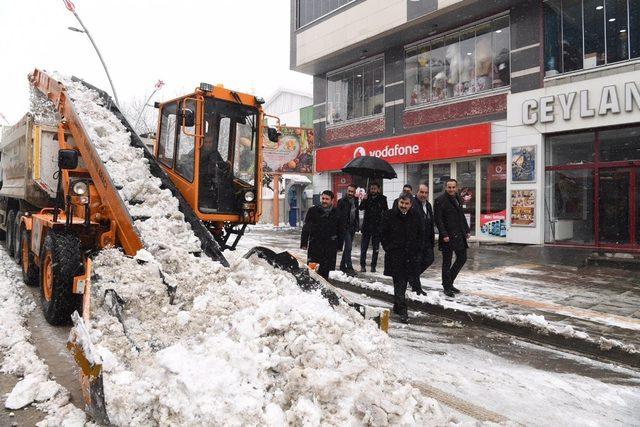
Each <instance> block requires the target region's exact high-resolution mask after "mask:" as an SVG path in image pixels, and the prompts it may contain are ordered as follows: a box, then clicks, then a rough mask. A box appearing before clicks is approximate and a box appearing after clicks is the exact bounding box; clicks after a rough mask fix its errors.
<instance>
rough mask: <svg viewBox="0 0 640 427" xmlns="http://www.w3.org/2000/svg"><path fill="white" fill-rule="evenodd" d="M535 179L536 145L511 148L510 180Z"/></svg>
mask: <svg viewBox="0 0 640 427" xmlns="http://www.w3.org/2000/svg"><path fill="white" fill-rule="evenodd" d="M535 181H536V146H535V145H529V146H525V147H514V148H512V149H511V182H535Z"/></svg>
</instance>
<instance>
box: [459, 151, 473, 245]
mask: <svg viewBox="0 0 640 427" xmlns="http://www.w3.org/2000/svg"><path fill="white" fill-rule="evenodd" d="M476 163H477V162H476V160H471V161H464V162H456V180H457V181H458V194H459V195H460V198H461V199H462V210H463V211H464V215H465V217H466V218H467V223H468V224H469V228H470V229H471V234H472V235H474V236H475V234H476V198H477V197H478V192H477V189H476Z"/></svg>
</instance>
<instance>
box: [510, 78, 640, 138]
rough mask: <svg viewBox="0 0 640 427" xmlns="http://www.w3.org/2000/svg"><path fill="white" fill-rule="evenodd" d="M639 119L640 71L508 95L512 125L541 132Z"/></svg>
mask: <svg viewBox="0 0 640 427" xmlns="http://www.w3.org/2000/svg"><path fill="white" fill-rule="evenodd" d="M639 121H640V71H632V72H628V73H622V74H617V75H615V76H608V77H598V78H594V79H587V80H582V81H579V82H575V83H568V84H564V85H557V86H548V87H545V88H543V89H536V90H532V91H528V92H520V93H516V94H510V95H509V96H508V98H507V123H508V126H509V127H510V128H514V127H518V126H531V127H535V128H536V129H537V130H538V131H539V132H540V133H552V132H565V131H570V130H576V129H584V128H597V127H604V126H616V125H624V124H629V123H637V122H639Z"/></svg>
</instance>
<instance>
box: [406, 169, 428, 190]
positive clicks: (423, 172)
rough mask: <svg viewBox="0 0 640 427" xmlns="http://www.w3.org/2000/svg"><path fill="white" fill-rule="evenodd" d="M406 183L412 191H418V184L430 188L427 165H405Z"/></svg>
mask: <svg viewBox="0 0 640 427" xmlns="http://www.w3.org/2000/svg"><path fill="white" fill-rule="evenodd" d="M407 182H408V183H409V184H410V185H411V187H412V188H413V190H414V191H417V190H418V186H419V185H420V184H427V185H429V188H431V185H430V184H429V182H430V181H429V164H428V163H414V164H409V165H407Z"/></svg>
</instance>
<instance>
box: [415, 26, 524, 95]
mask: <svg viewBox="0 0 640 427" xmlns="http://www.w3.org/2000/svg"><path fill="white" fill-rule="evenodd" d="M509 52H510V32H509V17H508V16H507V17H501V18H497V19H494V20H492V21H488V22H485V23H482V24H479V25H476V26H474V27H471V28H468V29H465V30H463V31H460V32H456V33H453V34H450V35H448V36H446V37H444V38H437V39H434V40H431V41H428V42H426V43H422V44H420V45H417V46H413V47H411V48H408V49H407V51H406V61H405V89H406V94H405V96H406V98H405V99H406V104H407V105H409V106H410V105H421V104H426V103H430V102H437V101H442V100H444V99H448V98H455V97H458V96H464V95H471V94H474V93H477V92H482V91H484V90H488V89H492V88H495V87H500V86H506V85H509V83H510V75H511V67H510V61H509V56H510V55H509Z"/></svg>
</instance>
